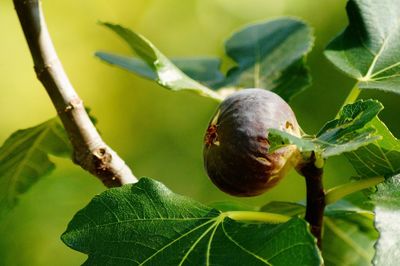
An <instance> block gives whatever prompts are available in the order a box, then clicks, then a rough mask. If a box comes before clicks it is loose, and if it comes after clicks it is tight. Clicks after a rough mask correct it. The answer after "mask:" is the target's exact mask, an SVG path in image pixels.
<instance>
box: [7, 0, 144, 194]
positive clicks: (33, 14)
mask: <svg viewBox="0 0 400 266" xmlns="http://www.w3.org/2000/svg"><path fill="white" fill-rule="evenodd" d="M14 7H15V9H16V11H17V14H18V18H19V21H20V23H21V26H22V29H23V31H24V34H25V38H26V41H27V43H28V46H29V49H30V52H31V55H32V58H33V62H34V66H35V72H36V75H37V77H38V79H39V80H40V81H41V82H42V84H43V86H44V87H45V88H46V91H47V93H48V95H49V96H50V98H51V101H52V102H53V104H54V107H55V108H56V110H57V113H58V116H59V117H60V119H61V121H62V123H63V125H64V128H65V130H66V131H67V133H68V136H69V139H70V141H71V144H72V146H73V150H74V154H73V160H74V162H75V163H76V164H78V165H80V166H81V167H82V168H83V169H85V170H87V171H89V172H90V173H91V174H93V175H94V176H96V177H98V178H99V179H100V180H101V181H102V182H103V183H104V184H105V185H106V186H107V187H115V186H121V185H123V184H128V183H135V182H137V179H136V177H135V176H134V175H133V174H132V172H131V170H130V168H129V167H128V166H127V165H126V164H125V162H124V161H123V160H122V159H121V158H120V157H119V156H118V155H117V153H116V152H114V151H113V150H112V149H111V148H110V147H109V146H107V144H106V143H105V142H104V141H103V140H102V139H101V137H100V135H99V133H98V132H97V130H96V128H95V126H94V125H93V123H92V122H91V120H90V118H89V115H88V114H87V112H86V110H85V108H84V105H83V102H82V100H81V99H80V98H79V96H78V94H77V93H76V91H75V90H74V88H73V87H72V85H71V83H70V81H69V79H68V77H67V75H66V74H65V71H64V69H63V66H62V65H61V62H60V60H59V59H58V56H57V53H56V51H55V49H54V46H53V43H52V40H51V38H50V35H49V32H48V30H47V26H46V23H45V20H44V16H43V12H42V9H41V3H40V1H39V0H14Z"/></svg>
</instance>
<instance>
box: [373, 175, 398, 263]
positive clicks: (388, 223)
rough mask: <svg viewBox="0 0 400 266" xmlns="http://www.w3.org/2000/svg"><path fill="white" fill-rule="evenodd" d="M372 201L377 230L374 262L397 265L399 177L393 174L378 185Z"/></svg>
mask: <svg viewBox="0 0 400 266" xmlns="http://www.w3.org/2000/svg"><path fill="white" fill-rule="evenodd" d="M372 201H373V203H374V204H375V209H374V212H375V226H376V228H377V230H378V231H379V240H378V242H377V244H376V255H375V257H374V264H375V265H397V264H398V262H399V258H400V251H399V245H400V241H399V235H398V232H399V226H398V221H399V218H400V206H399V204H400V177H399V176H398V175H396V176H393V177H391V178H389V179H387V180H386V181H385V182H384V183H382V184H380V185H378V190H377V192H376V193H375V194H373V195H372Z"/></svg>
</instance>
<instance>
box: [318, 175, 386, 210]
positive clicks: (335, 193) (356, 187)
mask: <svg viewBox="0 0 400 266" xmlns="http://www.w3.org/2000/svg"><path fill="white" fill-rule="evenodd" d="M384 180H385V178H384V177H382V176H378V177H372V178H367V179H362V180H358V181H355V182H350V183H347V184H343V185H340V186H337V187H333V188H331V189H329V190H328V191H327V192H326V196H325V204H326V205H329V204H332V203H335V202H336V201H338V200H340V199H342V198H343V197H345V196H347V195H350V194H352V193H354V192H357V191H360V190H363V189H366V188H369V187H372V186H375V185H377V184H379V183H381V182H383V181H384Z"/></svg>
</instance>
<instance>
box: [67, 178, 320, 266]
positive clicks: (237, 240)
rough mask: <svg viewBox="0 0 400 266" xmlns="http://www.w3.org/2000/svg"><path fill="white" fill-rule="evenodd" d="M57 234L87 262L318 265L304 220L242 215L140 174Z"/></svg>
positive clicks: (98, 198) (97, 200) (92, 204)
mask: <svg viewBox="0 0 400 266" xmlns="http://www.w3.org/2000/svg"><path fill="white" fill-rule="evenodd" d="M62 240H63V241H64V242H65V243H66V244H67V245H68V246H69V247H71V248H73V249H75V250H78V251H80V252H83V253H85V254H88V255H89V258H88V260H87V261H86V263H85V265H289V264H290V263H292V262H293V261H296V263H297V265H320V264H321V263H322V261H321V258H320V255H319V251H318V248H317V247H316V244H315V240H314V238H313V237H312V236H311V235H310V233H309V231H308V228H307V225H306V223H305V222H304V221H303V220H301V219H298V218H294V219H292V220H290V221H288V222H286V223H281V224H268V223H260V222H253V223H242V222H238V221H235V220H232V219H230V218H228V213H223V212H220V211H217V210H216V209H212V208H209V207H207V206H205V205H202V204H200V203H198V202H196V201H194V200H192V199H189V198H187V197H183V196H180V195H177V194H174V193H172V192H171V191H170V190H169V189H167V188H166V187H165V186H164V185H162V184H161V183H159V182H157V181H154V180H152V179H148V178H142V179H140V181H139V182H138V183H137V184H135V185H126V186H123V187H121V188H115V189H110V190H108V191H106V192H104V193H102V194H100V195H99V196H96V197H95V198H93V200H92V201H91V202H90V203H89V205H88V206H86V207H85V208H84V209H82V210H81V211H79V212H78V213H77V214H76V215H75V217H74V218H73V220H72V221H71V222H70V224H69V226H68V228H67V230H66V232H65V233H64V234H63V235H62Z"/></svg>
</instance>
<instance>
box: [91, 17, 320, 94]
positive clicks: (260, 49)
mask: <svg viewBox="0 0 400 266" xmlns="http://www.w3.org/2000/svg"><path fill="white" fill-rule="evenodd" d="M104 25H105V26H107V27H108V28H110V29H112V30H113V31H114V32H115V33H117V34H118V35H119V36H120V37H121V38H123V39H124V40H125V41H126V42H127V43H128V44H129V46H130V47H131V48H132V50H133V51H134V52H135V53H136V54H137V55H138V56H139V57H140V58H141V59H142V60H143V61H141V60H138V59H136V58H132V57H126V56H120V55H115V54H110V53H105V52H97V53H96V55H97V56H98V57H99V58H100V59H102V60H104V61H106V62H108V63H110V64H113V65H116V66H119V67H121V68H124V69H127V70H129V71H132V72H134V73H136V74H138V75H140V76H142V77H145V78H148V79H151V80H155V81H157V82H158V83H159V84H160V85H162V86H164V87H166V88H168V89H171V90H191V91H194V92H197V93H198V94H200V95H202V96H208V97H211V98H216V99H222V98H223V96H222V95H224V93H223V91H224V90H223V89H225V88H229V89H232V88H233V89H234V90H237V89H241V88H251V87H253V88H263V89H266V90H271V91H274V92H275V93H277V94H279V95H280V96H281V97H282V98H284V99H285V100H287V101H288V100H290V98H292V97H293V96H294V95H295V94H297V93H299V92H301V91H303V90H304V89H305V88H306V87H307V86H309V85H310V83H311V77H310V75H309V73H308V69H307V67H306V65H305V56H306V54H307V53H308V52H309V51H310V50H311V47H312V45H313V41H314V39H313V36H312V32H311V29H310V28H309V27H308V25H307V24H306V23H304V22H303V21H300V20H298V19H293V18H281V19H276V20H268V21H264V22H260V23H256V24H251V25H248V26H246V27H244V28H242V29H241V30H239V31H237V32H235V33H234V34H233V35H232V36H231V37H230V38H229V39H228V40H227V41H226V43H225V50H226V54H227V55H228V56H229V57H230V58H232V59H233V61H234V62H235V63H237V65H235V66H234V67H233V68H231V69H230V70H229V71H228V72H227V74H226V77H224V76H223V75H222V74H221V72H220V70H219V68H220V60H219V59H203V58H199V59H197V60H194V59H180V60H171V61H170V60H168V59H167V58H166V57H165V56H164V55H163V54H161V52H160V51H159V50H157V48H156V47H155V46H154V45H153V44H151V43H150V42H149V41H148V40H146V39H145V38H144V37H143V36H141V35H139V34H137V33H134V32H133V31H131V30H129V29H126V28H123V27H121V26H118V25H113V24H109V23H105V24H104ZM182 72H184V73H186V75H187V76H186V75H184V74H183V73H182ZM188 76H189V77H191V78H192V79H194V80H197V81H199V82H200V83H203V84H205V86H208V87H209V88H213V89H219V90H218V91H219V92H220V93H219V94H216V93H214V92H213V91H211V90H209V88H206V87H205V86H203V85H201V84H199V83H197V82H196V81H194V80H192V79H189V78H188ZM171 78H173V79H172V80H171Z"/></svg>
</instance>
